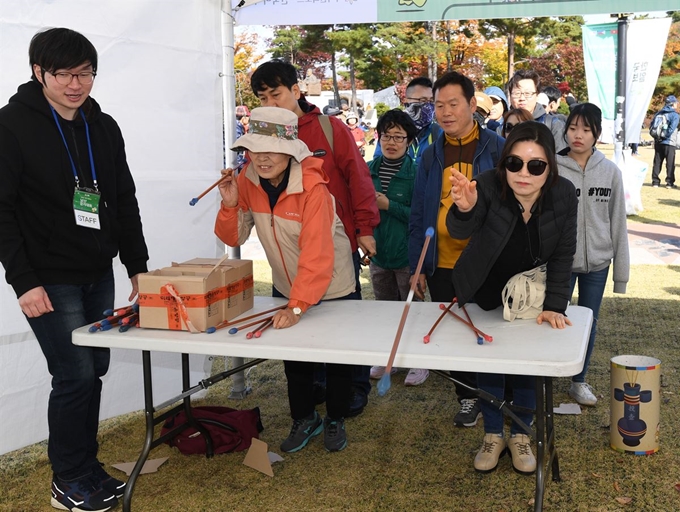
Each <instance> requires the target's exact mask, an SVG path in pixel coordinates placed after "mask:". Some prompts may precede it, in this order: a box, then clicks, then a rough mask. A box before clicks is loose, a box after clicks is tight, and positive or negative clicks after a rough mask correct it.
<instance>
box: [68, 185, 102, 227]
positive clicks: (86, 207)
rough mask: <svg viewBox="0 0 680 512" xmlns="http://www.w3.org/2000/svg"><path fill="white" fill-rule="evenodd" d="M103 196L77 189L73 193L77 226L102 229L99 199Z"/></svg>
mask: <svg viewBox="0 0 680 512" xmlns="http://www.w3.org/2000/svg"><path fill="white" fill-rule="evenodd" d="M100 198H101V194H100V193H99V192H96V191H94V190H91V189H82V188H76V190H75V192H74V193H73V213H74V214H75V216H76V225H77V226H82V227H84V228H90V229H101V226H100V225H99V199H100Z"/></svg>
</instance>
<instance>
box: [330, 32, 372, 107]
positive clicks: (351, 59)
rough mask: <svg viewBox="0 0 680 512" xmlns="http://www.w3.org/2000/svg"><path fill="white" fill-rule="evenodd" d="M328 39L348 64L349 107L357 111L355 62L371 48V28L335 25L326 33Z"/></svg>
mask: <svg viewBox="0 0 680 512" xmlns="http://www.w3.org/2000/svg"><path fill="white" fill-rule="evenodd" d="M328 38H329V39H330V40H331V42H332V43H333V49H334V50H339V51H343V52H345V54H346V55H347V57H348V64H349V82H350V87H351V91H352V98H351V103H350V105H351V107H352V110H354V111H355V112H356V111H357V86H356V68H355V60H356V59H361V58H362V56H363V54H364V52H365V51H366V49H367V48H370V47H371V44H372V42H373V39H372V27H371V25H366V24H356V25H336V27H335V29H334V30H333V31H331V32H330V33H328Z"/></svg>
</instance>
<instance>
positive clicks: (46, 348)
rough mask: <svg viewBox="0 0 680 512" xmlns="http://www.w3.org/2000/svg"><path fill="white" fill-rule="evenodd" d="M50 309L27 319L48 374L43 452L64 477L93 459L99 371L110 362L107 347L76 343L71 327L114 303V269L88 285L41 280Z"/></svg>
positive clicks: (86, 468)
mask: <svg viewBox="0 0 680 512" xmlns="http://www.w3.org/2000/svg"><path fill="white" fill-rule="evenodd" d="M44 288H45V291H46V292H47V296H48V297H49V298H50V301H51V302H52V306H53V307H54V311H53V312H51V313H46V314H44V315H41V316H39V317H37V318H28V323H29V324H30V326H31V329H32V330H33V332H34V334H35V337H36V338H37V340H38V343H39V344H40V348H41V349H42V352H43V354H44V355H45V359H47V368H48V370H49V372H50V374H51V375H52V392H51V393H50V398H49V402H48V407H47V422H48V426H49V431H50V432H49V441H48V444H47V455H48V457H49V459H50V463H51V464H52V471H53V472H54V473H55V474H56V475H57V476H58V477H59V478H61V479H62V480H65V481H69V480H75V479H78V478H81V477H83V476H86V475H88V474H89V473H90V472H91V467H92V466H93V465H94V464H97V451H98V449H99V444H98V443H97V432H98V429H99V405H100V402H101V390H102V381H101V377H102V376H103V375H105V374H106V372H107V371H108V368H109V361H110V357H111V354H110V351H109V349H108V348H92V347H79V346H76V345H74V344H73V343H72V342H71V332H72V331H73V330H74V329H77V328H78V327H82V326H84V325H87V324H89V323H93V322H96V321H98V320H101V319H102V316H103V315H102V312H103V311H104V310H105V309H110V308H112V307H113V301H114V282H113V271H112V270H111V271H109V272H108V273H107V274H106V276H105V277H103V278H102V279H101V280H100V281H98V282H96V283H92V284H86V285H45V286H44Z"/></svg>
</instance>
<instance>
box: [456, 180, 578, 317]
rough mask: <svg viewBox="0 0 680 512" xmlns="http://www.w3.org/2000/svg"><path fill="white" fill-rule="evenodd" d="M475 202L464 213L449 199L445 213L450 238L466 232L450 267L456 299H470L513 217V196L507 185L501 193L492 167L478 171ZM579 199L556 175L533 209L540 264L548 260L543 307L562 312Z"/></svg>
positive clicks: (512, 224)
mask: <svg viewBox="0 0 680 512" xmlns="http://www.w3.org/2000/svg"><path fill="white" fill-rule="evenodd" d="M475 179H476V181H477V194H478V196H477V204H476V205H475V207H474V209H473V210H472V211H471V212H469V213H468V214H461V213H460V212H457V210H456V207H455V205H454V207H453V208H451V210H449V213H448V215H447V217H446V227H447V228H448V230H449V234H450V235H451V236H452V237H453V238H457V239H465V238H468V237H471V239H470V242H469V243H468V245H467V247H466V248H465V249H464V250H463V253H462V254H461V256H460V258H459V259H458V262H457V263H456V266H455V267H454V269H453V277H452V279H453V285H454V289H455V290H456V296H457V297H458V302H459V304H461V305H462V304H465V303H467V302H469V301H470V300H471V299H472V298H473V297H474V295H475V293H476V292H477V290H478V289H479V288H480V287H481V286H482V284H483V283H484V281H485V280H486V278H487V276H488V275H489V272H490V270H491V268H492V267H493V265H494V263H495V262H496V260H497V259H498V257H499V255H500V254H501V251H502V250H503V248H504V247H505V245H506V244H507V242H508V240H509V238H510V235H511V233H512V231H513V229H514V228H515V223H516V222H517V219H518V215H517V200H516V199H515V198H514V196H513V195H512V191H510V194H509V197H508V198H507V199H506V200H502V199H501V183H500V181H499V180H498V178H496V176H495V170H490V171H486V172H484V173H482V174H479V175H478V176H477V177H476V178H475ZM577 206H578V199H577V198H576V191H575V189H574V186H573V185H572V184H571V182H570V181H569V180H567V179H565V178H562V177H560V178H559V180H558V181H557V183H556V184H555V185H554V186H553V187H551V188H548V189H547V190H546V191H544V193H543V195H542V196H541V198H540V200H539V202H538V204H537V206H536V208H535V212H534V215H539V222H538V233H539V240H540V249H539V258H540V264H542V263H547V264H548V271H547V279H546V294H545V301H544V303H543V309H544V310H545V311H556V312H559V313H564V311H565V310H566V308H567V303H568V301H569V299H570V290H571V286H570V279H571V266H572V262H573V259H574V252H575V251H576V212H577Z"/></svg>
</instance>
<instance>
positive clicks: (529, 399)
mask: <svg viewBox="0 0 680 512" xmlns="http://www.w3.org/2000/svg"><path fill="white" fill-rule="evenodd" d="M535 380H536V378H535V377H530V376H528V375H513V376H512V390H513V394H512V396H513V405H516V406H518V407H526V408H528V409H535V408H536V387H535V386H536V383H535ZM477 387H478V388H479V389H483V390H484V391H487V392H489V393H491V394H492V395H493V396H495V397H496V398H498V399H499V400H501V401H502V400H503V398H504V396H505V375H503V374H498V373H478V374H477ZM479 404H480V406H481V409H482V416H483V417H484V433H485V434H502V433H503V412H502V411H501V410H499V409H498V408H497V407H494V406H493V405H491V404H489V402H487V401H486V400H480V401H479ZM515 414H517V417H518V418H519V419H520V420H522V421H523V422H524V423H526V424H527V425H530V424H531V420H532V418H533V414H532V413H530V412H526V413H525V412H519V411H517V412H516V413H515ZM510 434H511V435H513V434H526V432H525V431H524V430H523V429H522V428H521V427H520V426H519V425H518V424H517V422H515V420H513V421H512V425H511V426H510Z"/></svg>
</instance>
